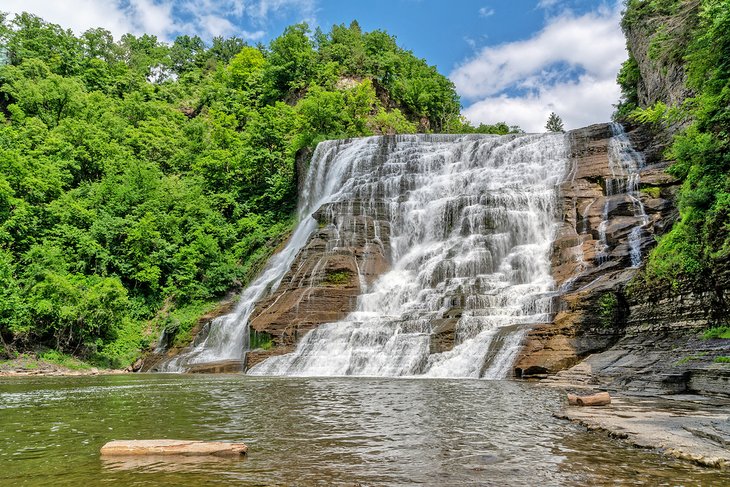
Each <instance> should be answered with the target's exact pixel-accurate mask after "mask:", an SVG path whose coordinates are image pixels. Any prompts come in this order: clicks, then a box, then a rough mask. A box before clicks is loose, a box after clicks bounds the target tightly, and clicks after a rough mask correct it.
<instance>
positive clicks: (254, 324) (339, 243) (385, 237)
mask: <svg viewBox="0 0 730 487" xmlns="http://www.w3.org/2000/svg"><path fill="white" fill-rule="evenodd" d="M352 204H353V205H355V207H356V206H357V205H358V202H357V201H353V202H352ZM348 207H349V205H341V204H333V205H324V206H323V207H322V208H320V209H319V210H318V211H317V213H316V214H315V215H314V216H315V219H316V220H317V222H318V223H319V227H320V228H319V231H317V232H315V233H314V235H312V236H311V237H310V239H309V242H308V243H307V245H306V246H305V247H304V249H303V250H302V251H301V252H300V253H299V254H298V255H297V258H296V260H295V261H294V264H293V265H292V267H291V270H290V271H289V272H287V274H286V275H285V276H284V278H283V279H282V282H281V285H280V286H279V288H278V289H277V290H276V292H274V293H273V294H271V295H270V296H268V297H267V298H266V299H264V300H262V301H261V302H259V303H258V304H257V305H256V309H255V310H254V312H253V314H252V316H253V319H252V320H251V323H250V327H251V330H252V332H254V333H265V334H268V335H269V336H271V337H272V338H273V348H272V349H269V350H253V351H251V352H249V353H248V354H247V358H246V366H247V368H250V367H253V366H254V365H256V364H257V363H259V362H260V361H262V360H264V359H266V358H269V357H271V356H273V355H279V354H282V353H288V352H291V351H292V350H293V347H294V345H295V344H296V343H297V341H298V340H299V339H300V338H301V337H302V336H304V334H306V333H307V332H308V331H310V330H311V329H312V328H315V327H316V326H318V325H320V324H322V323H330V322H333V321H337V320H339V319H341V318H343V317H344V316H346V315H347V314H348V313H349V312H350V311H352V310H353V309H354V308H355V306H356V304H357V297H358V296H359V295H360V293H361V290H362V286H363V285H365V284H371V283H372V282H373V281H374V280H375V279H376V278H377V277H378V276H379V275H381V274H382V273H383V272H385V271H386V270H388V268H389V265H390V264H389V262H390V239H389V235H390V226H389V223H388V222H387V221H385V220H381V219H378V215H377V214H376V216H375V218H374V217H372V216H363V215H352V214H350V213H348V212H346V211H345V210H347V209H348ZM378 213H379V212H378ZM358 270H359V272H358ZM360 279H363V282H360Z"/></svg>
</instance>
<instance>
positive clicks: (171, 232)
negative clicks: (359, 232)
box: [0, 14, 507, 366]
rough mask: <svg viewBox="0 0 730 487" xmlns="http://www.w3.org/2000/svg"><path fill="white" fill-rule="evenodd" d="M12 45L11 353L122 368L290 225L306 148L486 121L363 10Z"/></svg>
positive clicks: (262, 254)
mask: <svg viewBox="0 0 730 487" xmlns="http://www.w3.org/2000/svg"><path fill="white" fill-rule="evenodd" d="M0 42H1V43H2V45H3V46H4V47H5V48H6V50H7V61H8V62H6V63H0V339H2V342H1V343H0V345H2V348H0V350H2V349H6V348H12V347H14V348H16V349H20V350H23V349H28V350H33V349H34V348H36V347H52V348H54V349H56V350H58V351H61V352H65V353H73V354H76V355H78V356H81V357H83V358H86V359H88V360H93V361H95V362H97V363H99V364H103V365H106V366H121V365H125V364H127V363H129V361H131V360H133V359H134V357H135V354H136V353H139V350H140V348H142V347H145V346H146V344H148V343H149V342H150V341H152V340H155V339H156V338H157V336H156V333H159V330H160V329H161V328H162V327H167V326H168V325H169V324H170V323H171V322H173V321H175V320H177V318H173V317H178V316H185V317H187V318H186V319H185V321H184V323H178V322H177V321H175V322H176V323H177V324H176V325H175V326H174V327H171V328H170V329H171V330H173V329H174V330H176V332H177V333H178V335H177V337H178V338H177V340H180V341H182V340H184V339H185V337H188V338H189V334H187V333H188V332H189V328H190V326H192V324H193V323H194V321H195V318H196V317H197V316H198V315H199V314H200V313H203V312H204V311H205V309H206V307H208V306H209V305H210V303H211V302H215V301H216V300H217V299H218V298H220V296H222V295H224V294H225V293H227V292H230V290H231V289H235V288H236V287H239V286H241V285H243V284H244V283H245V282H246V281H247V280H249V279H251V278H253V277H254V276H255V274H256V272H257V270H258V269H260V267H261V265H262V263H263V262H264V261H265V259H266V258H267V257H268V256H269V255H270V254H271V252H273V250H274V248H275V247H276V242H279V241H281V239H282V238H283V237H284V236H285V235H286V233H287V232H288V231H290V229H291V226H292V223H293V213H294V209H295V206H296V176H295V167H294V166H295V154H296V153H297V151H299V150H300V149H301V148H303V147H309V148H313V146H314V145H315V144H316V143H317V142H318V141H320V140H323V139H325V138H337V137H353V136H362V135H372V134H393V133H412V132H415V131H416V130H421V131H425V130H430V131H439V130H451V129H452V128H456V127H461V128H462V129H463V130H464V131H475V130H478V131H482V130H485V128H484V127H486V126H480V127H479V128H474V127H471V126H470V125H469V124H461V122H460V118H459V101H458V97H457V95H456V92H455V90H454V87H453V85H452V84H451V82H450V81H449V80H448V79H446V78H445V77H444V76H442V75H441V74H439V73H438V72H437V70H436V69H435V68H433V67H432V66H429V65H428V64H427V63H426V62H425V61H424V60H422V59H418V58H417V57H415V56H414V55H413V54H412V53H411V52H409V51H406V50H403V49H401V48H400V47H399V46H398V45H397V43H396V41H395V38H394V37H392V36H390V35H388V34H387V33H385V32H382V31H375V32H369V33H365V32H362V30H361V29H360V26H359V25H358V24H357V23H352V24H350V25H349V26H347V27H346V26H344V25H340V26H334V27H333V28H332V30H331V31H330V32H329V33H323V32H322V31H318V32H317V33H315V36H314V39H312V38H311V37H310V31H309V27H308V26H307V25H306V24H297V25H293V26H291V27H289V28H287V29H286V30H285V31H284V33H283V34H282V35H281V36H279V37H278V38H276V39H274V40H273V41H272V42H271V43H270V45H269V46H268V47H266V46H256V47H253V46H248V45H247V44H246V43H245V42H244V41H243V40H242V39H239V38H236V37H232V38H222V37H217V38H215V39H213V41H212V44H211V45H210V46H206V45H205V43H204V42H203V41H202V40H201V39H200V38H199V37H196V36H193V37H191V36H180V37H178V38H177V39H176V40H175V41H174V42H173V43H172V44H171V45H168V44H165V43H162V42H159V40H158V39H157V38H156V37H155V36H151V35H147V34H144V35H141V36H135V35H132V34H126V35H124V36H122V38H121V39H119V40H118V41H115V40H114V39H113V37H112V35H111V34H110V33H109V32H108V31H106V30H104V29H90V30H88V31H86V32H84V33H83V34H82V35H81V36H79V37H76V36H74V35H73V33H72V32H70V31H68V30H64V29H62V28H61V27H60V26H57V25H54V24H49V23H47V22H45V21H43V20H42V19H40V18H39V17H36V16H33V15H29V14H21V15H19V16H16V17H14V18H13V19H8V17H7V16H5V15H0ZM498 125H499V128H498V130H502V129H503V128H506V127H507V126H506V124H502V125H504V127H502V125H500V124H498Z"/></svg>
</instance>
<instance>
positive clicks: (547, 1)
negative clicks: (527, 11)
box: [537, 0, 560, 8]
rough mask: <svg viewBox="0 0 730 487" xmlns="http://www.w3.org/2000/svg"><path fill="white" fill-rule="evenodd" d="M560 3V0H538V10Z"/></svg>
mask: <svg viewBox="0 0 730 487" xmlns="http://www.w3.org/2000/svg"><path fill="white" fill-rule="evenodd" d="M558 3H560V0H540V1H539V2H537V7H538V8H550V7H554V6H555V5H557V4H558Z"/></svg>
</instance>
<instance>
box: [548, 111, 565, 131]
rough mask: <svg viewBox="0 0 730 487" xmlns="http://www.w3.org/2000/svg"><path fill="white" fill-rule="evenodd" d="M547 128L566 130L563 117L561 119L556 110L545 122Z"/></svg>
mask: <svg viewBox="0 0 730 487" xmlns="http://www.w3.org/2000/svg"><path fill="white" fill-rule="evenodd" d="M545 128H546V129H548V132H564V130H563V119H561V118H560V117H559V116H558V115H557V114H556V113H555V112H551V113H550V116H549V117H548V119H547V122H546V123H545Z"/></svg>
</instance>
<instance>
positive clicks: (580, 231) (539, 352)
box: [515, 124, 677, 377]
mask: <svg viewBox="0 0 730 487" xmlns="http://www.w3.org/2000/svg"><path fill="white" fill-rule="evenodd" d="M628 137H629V139H630V141H631V142H632V145H633V147H634V149H636V150H637V151H640V152H637V154H638V156H637V157H641V154H645V155H648V157H647V156H644V158H643V160H641V161H640V162H641V163H640V164H639V165H637V167H636V168H635V171H634V172H633V173H632V172H630V171H626V170H625V168H623V170H622V168H621V167H619V166H617V158H618V157H619V156H620V154H617V153H616V147H615V146H616V133H615V128H614V129H613V130H612V126H611V125H607V124H600V125H593V126H590V127H586V128H584V129H579V130H575V131H573V132H571V165H572V167H571V169H570V171H569V173H568V177H567V178H566V180H565V181H564V182H563V183H562V184H561V186H560V199H561V202H562V222H561V225H560V228H559V230H558V233H557V237H556V239H555V242H554V244H553V250H552V266H553V276H554V278H555V281H556V285H557V286H558V287H559V289H560V291H561V294H560V296H559V297H558V300H557V301H558V302H557V306H556V310H557V314H556V316H555V318H554V320H553V323H550V324H544V325H539V326H537V327H535V328H534V329H533V330H532V331H531V332H530V333H529V334H528V337H527V340H526V342H525V347H524V349H523V351H522V354H521V355H520V357H519V358H518V360H517V362H516V364H515V374H516V375H517V376H520V377H530V376H544V374H548V373H555V372H557V371H559V370H562V369H565V368H567V367H570V366H572V365H575V364H576V363H578V362H579V361H580V360H581V359H582V358H584V357H586V356H587V355H588V354H591V353H594V352H599V351H603V350H605V349H606V348H608V347H609V346H611V345H612V344H613V343H615V342H616V341H618V340H619V338H621V337H622V336H623V330H622V329H621V328H620V327H619V326H618V325H619V323H621V322H622V320H623V319H624V318H625V317H626V316H627V315H628V314H629V310H628V306H629V305H628V303H627V302H626V298H625V296H624V294H623V293H622V292H621V290H622V289H623V287H624V286H625V285H626V284H627V283H628V282H629V281H630V280H631V279H632V278H633V277H634V275H635V273H636V271H637V269H636V268H635V267H633V266H632V255H631V254H632V245H633V252H634V253H636V252H637V251H638V252H640V255H641V256H645V255H646V253H647V252H648V250H649V249H650V247H651V246H652V245H653V242H654V235H657V234H660V233H662V232H663V231H664V229H665V228H666V227H667V225H669V224H670V223H671V221H672V220H673V219H674V218H675V215H676V212H675V209H674V205H673V204H672V202H671V201H672V199H673V197H674V194H675V192H676V191H677V181H676V180H675V179H674V178H672V177H671V176H670V175H669V174H667V173H666V172H665V171H664V169H665V168H666V167H667V165H668V163H667V162H665V161H662V160H660V159H658V158H657V157H656V156H657V154H659V153H660V151H659V150H657V149H656V148H654V147H652V145H651V144H652V143H653V141H654V139H653V138H652V137H651V135H650V134H647V133H643V132H641V131H634V132H630V133H629V134H628ZM631 184H634V185H635V186H634V187H633V188H632V187H631ZM641 207H643V210H641ZM637 229H638V230H637ZM632 232H633V235H632Z"/></svg>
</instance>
